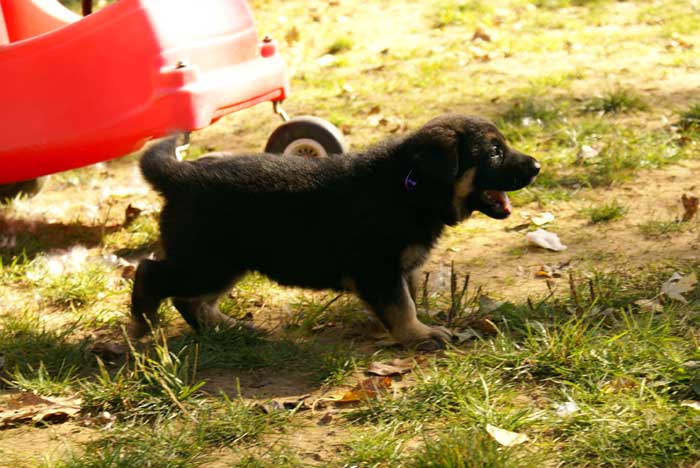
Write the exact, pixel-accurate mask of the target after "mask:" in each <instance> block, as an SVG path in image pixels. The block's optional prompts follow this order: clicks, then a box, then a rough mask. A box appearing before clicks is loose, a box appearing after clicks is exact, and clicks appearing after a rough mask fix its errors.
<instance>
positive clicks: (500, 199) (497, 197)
mask: <svg viewBox="0 0 700 468" xmlns="http://www.w3.org/2000/svg"><path fill="white" fill-rule="evenodd" d="M486 195H488V196H489V198H491V199H492V200H493V201H495V202H497V203H498V204H499V205H501V208H503V210H504V211H505V212H506V213H510V212H511V211H513V205H511V204H510V198H508V195H507V194H506V192H499V191H497V190H486Z"/></svg>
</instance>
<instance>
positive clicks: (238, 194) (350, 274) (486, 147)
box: [131, 114, 540, 348]
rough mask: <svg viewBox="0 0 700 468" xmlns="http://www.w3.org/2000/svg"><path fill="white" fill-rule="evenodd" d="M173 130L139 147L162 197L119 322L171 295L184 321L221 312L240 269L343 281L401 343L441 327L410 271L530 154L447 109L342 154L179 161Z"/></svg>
mask: <svg viewBox="0 0 700 468" xmlns="http://www.w3.org/2000/svg"><path fill="white" fill-rule="evenodd" d="M175 145H176V143H175V139H174V138H171V139H168V140H165V141H163V142H162V143H159V144H157V145H155V146H154V147H152V148H151V149H149V150H148V151H147V152H146V154H145V155H144V156H143V158H142V160H141V170H142V172H143V175H144V177H145V178H146V180H148V182H150V183H151V185H152V186H153V187H154V188H155V189H156V190H158V191H159V192H160V193H161V194H162V195H163V197H164V198H165V205H164V207H163V211H162V213H161V220H160V227H161V242H162V245H163V250H164V253H165V256H164V258H163V259H162V260H158V261H154V260H144V261H142V262H141V264H140V265H139V267H138V270H137V272H136V277H135V281H134V289H133V295H132V311H131V313H132V332H133V333H134V334H135V335H137V336H138V335H142V334H144V333H146V332H147V331H148V330H149V326H150V325H156V324H157V322H158V316H157V309H158V304H159V303H160V302H161V301H162V300H163V299H165V298H168V297H171V298H172V300H173V304H174V305H175V307H176V308H177V310H178V311H179V312H180V313H181V314H182V316H183V317H184V318H185V320H186V321H187V323H189V324H190V325H191V326H192V327H194V328H196V329H197V328H199V327H202V326H211V325H217V324H232V323H234V322H233V320H232V319H230V318H228V317H227V316H225V315H224V314H222V313H221V312H219V310H218V308H217V305H216V303H217V299H218V298H219V296H220V295H222V294H223V293H225V292H227V291H228V290H229V289H230V288H231V286H232V285H233V284H234V283H235V282H236V280H237V279H238V278H240V277H241V276H243V275H244V274H245V273H246V272H247V271H253V270H254V271H258V272H260V273H263V274H265V275H267V276H268V277H270V278H272V279H274V280H275V281H277V282H279V283H281V284H284V285H294V286H302V287H307V288H313V289H336V290H343V291H353V292H354V293H355V294H357V295H358V296H359V297H360V298H361V299H362V300H363V301H364V302H365V303H366V304H367V305H368V307H369V308H370V310H371V311H372V312H373V313H374V314H375V315H376V317H377V318H378V319H379V320H380V321H381V323H382V324H383V325H384V326H385V327H386V329H387V330H388V332H389V333H390V334H391V335H392V337H393V338H395V339H396V340H397V341H399V342H400V343H402V344H404V345H406V346H419V347H422V348H436V347H441V346H443V345H444V343H445V342H446V341H448V340H449V338H450V332H449V331H448V330H446V329H444V328H442V327H431V326H428V325H425V324H423V323H421V322H420V321H419V320H418V319H417V317H416V307H415V303H414V299H413V297H412V295H413V294H412V291H413V289H412V278H413V274H414V272H415V271H416V269H417V268H418V267H420V266H421V264H422V263H423V262H424V261H425V259H426V257H427V256H428V253H429V251H430V249H431V247H432V246H433V245H434V243H435V241H436V240H437V239H438V237H439V236H440V233H441V232H442V231H443V228H444V227H445V225H454V224H457V223H459V222H460V221H462V220H464V219H466V218H467V217H469V215H470V214H471V213H472V212H474V211H481V212H482V213H484V214H486V215H488V216H490V217H492V218H498V219H503V218H506V217H507V216H508V215H509V214H510V212H511V204H510V201H509V200H508V196H507V195H506V193H505V192H507V191H512V190H518V189H520V188H523V187H525V186H526V185H528V184H529V183H530V182H531V181H532V180H533V179H534V177H535V176H536V175H537V173H538V172H539V169H540V166H539V163H538V162H537V161H536V160H535V159H533V158H531V157H530V156H526V155H524V154H522V153H519V152H518V151H515V150H513V149H511V148H509V147H508V146H507V144H506V142H505V141H504V138H503V136H502V135H501V133H500V132H499V131H498V130H497V129H496V127H495V126H494V125H493V124H492V123H491V122H489V121H487V120H485V119H482V118H479V117H470V116H464V115H455V114H449V115H444V116H442V117H438V118H436V119H434V120H431V121H430V122H428V123H427V124H426V125H425V126H423V127H422V128H420V129H419V130H417V131H415V132H414V133H412V134H409V135H408V136H406V137H404V138H401V139H397V140H393V141H388V142H384V143H380V144H378V145H376V146H374V147H372V148H370V149H368V150H367V151H364V152H362V153H358V154H351V155H345V156H342V157H330V158H323V159H306V158H301V157H298V158H297V157H281V156H276V155H267V154H263V155H255V156H236V157H218V158H214V157H208V158H203V159H200V160H198V161H194V162H178V161H177V159H176V158H175Z"/></svg>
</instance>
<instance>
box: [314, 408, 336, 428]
mask: <svg viewBox="0 0 700 468" xmlns="http://www.w3.org/2000/svg"><path fill="white" fill-rule="evenodd" d="M332 421H333V413H331V412H330V411H329V412H328V413H326V414H324V415H323V417H322V418H321V419H319V420H318V422H317V423H316V424H318V425H319V426H327V425H329V424H330V423H331V422H332Z"/></svg>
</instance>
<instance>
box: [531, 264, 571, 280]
mask: <svg viewBox="0 0 700 468" xmlns="http://www.w3.org/2000/svg"><path fill="white" fill-rule="evenodd" d="M570 264H571V261H570V260H569V261H567V262H564V263H560V264H559V265H549V264H544V265H540V268H539V270H537V271H536V272H535V277H536V278H561V277H562V276H563V275H564V272H565V271H566V270H567V269H568V268H569V265H570Z"/></svg>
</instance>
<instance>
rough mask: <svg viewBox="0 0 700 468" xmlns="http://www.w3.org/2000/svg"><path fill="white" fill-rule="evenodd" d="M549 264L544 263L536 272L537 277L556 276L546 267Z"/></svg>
mask: <svg viewBox="0 0 700 468" xmlns="http://www.w3.org/2000/svg"><path fill="white" fill-rule="evenodd" d="M546 266H547V265H542V266H541V267H540V269H539V270H537V271H536V272H535V277H536V278H554V275H552V273H550V272H549V271H547V269H545V267H546Z"/></svg>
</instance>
